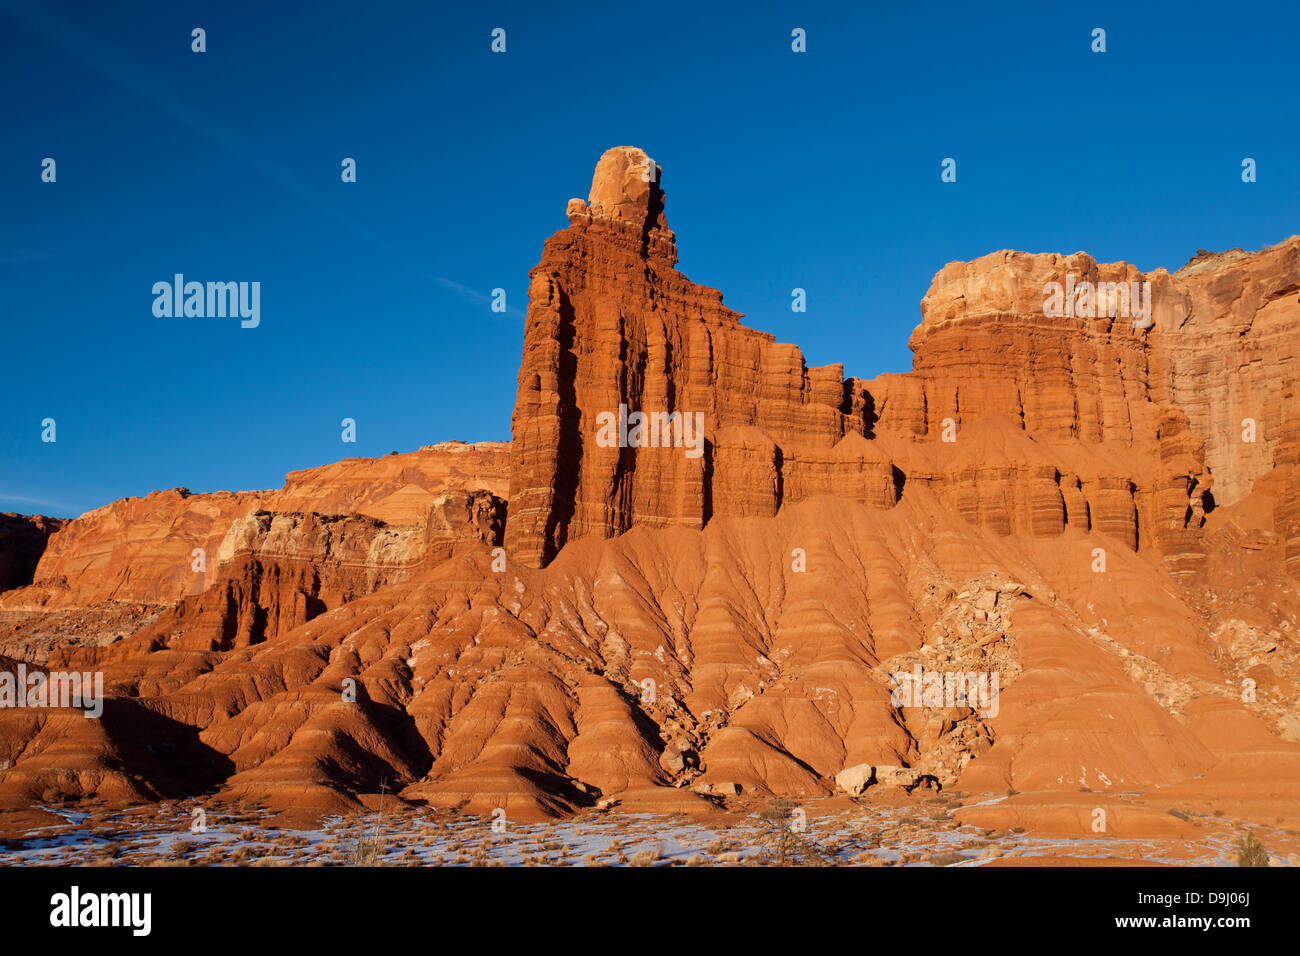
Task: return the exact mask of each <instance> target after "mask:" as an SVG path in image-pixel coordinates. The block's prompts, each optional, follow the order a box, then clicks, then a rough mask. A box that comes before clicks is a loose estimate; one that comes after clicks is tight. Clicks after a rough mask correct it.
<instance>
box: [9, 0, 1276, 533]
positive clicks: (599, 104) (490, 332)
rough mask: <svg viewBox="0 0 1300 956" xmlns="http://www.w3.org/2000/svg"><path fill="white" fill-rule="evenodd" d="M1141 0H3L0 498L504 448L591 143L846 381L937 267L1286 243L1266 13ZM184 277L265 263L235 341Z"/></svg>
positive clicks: (817, 360) (909, 312)
mask: <svg viewBox="0 0 1300 956" xmlns="http://www.w3.org/2000/svg"><path fill="white" fill-rule="evenodd" d="M1132 6H1133V5H1132V4H1130V3H1089V4H1056V3H1051V4H1044V3H1032V4H1031V3H1026V4H1002V3H970V2H957V3H952V4H943V3H923V4H922V3H907V4H888V5H879V4H871V3H866V4H864V3H847V4H843V5H839V4H827V5H820V4H809V3H754V2H745V3H735V4H727V5H713V4H704V3H690V4H675V3H671V2H668V3H658V2H656V3H651V4H645V3H629V2H626V0H623V2H617V3H605V4H581V3H565V4H536V3H518V4H513V3H512V4H484V5H478V4H474V5H470V4H466V5H465V8H464V9H452V8H443V7H441V6H440V5H439V4H437V3H431V2H418V3H417V2H411V3H385V2H382V0H380V2H370V3H323V2H312V3H301V4H288V3H286V4H281V3H269V2H266V0H257V2H234V0H212V2H210V3H189V2H185V0H179V2H178V0H167V2H157V3H130V2H123V3H103V2H95V3H89V2H80V3H72V2H68V0H42V2H30V0H0V76H2V77H3V82H2V83H0V292H2V293H3V298H2V303H3V305H2V307H3V319H2V320H0V321H2V322H3V343H4V349H3V352H4V356H3V372H2V373H0V510H16V511H23V512H43V513H46V514H54V515H72V514H77V513H80V512H81V511H83V510H86V509H89V508H92V507H97V506H99V505H101V504H104V503H107V502H108V501H110V500H112V499H114V498H118V497H121V496H124V495H142V494H146V493H148V492H149V491H151V490H153V489H155V488H168V487H174V486H178V485H184V486H187V487H189V488H191V489H192V490H195V491H211V490H217V489H228V490H239V489H251V488H268V487H277V486H279V484H280V483H281V481H282V479H283V475H284V473H285V472H286V471H290V470H292V469H296V468H302V467H308V466H313V465H318V464H323V463H326V462H330V461H335V460H337V459H339V458H344V457H351V456H354V455H380V454H384V453H387V452H388V451H390V450H401V451H407V450H410V449H413V448H416V447H418V446H419V445H421V444H426V443H430V442H434V441H439V440H443V439H451V438H459V439H465V440H474V439H506V438H509V435H510V410H511V406H512V403H513V398H514V388H515V373H516V369H517V367H518V362H519V356H520V344H521V340H522V329H523V322H522V310H523V308H524V307H525V305H526V302H525V294H526V289H527V273H528V270H529V269H530V268H531V267H532V266H533V265H535V264H536V262H537V260H538V258H539V256H540V253H541V246H542V242H543V240H544V239H545V238H546V237H547V236H549V235H550V234H551V233H552V232H554V231H555V230H557V229H560V228H562V227H563V226H565V225H566V221H565V217H564V208H565V202H566V201H567V200H568V199H569V198H570V197H571V196H584V197H585V196H586V194H587V190H588V187H589V185H590V181H591V171H592V168H593V166H594V165H595V162H596V160H597V159H598V158H599V156H600V154H601V152H602V151H603V150H605V149H606V148H608V147H610V146H616V145H624V144H630V145H636V146H641V147H643V148H645V149H646V150H647V151H648V152H649V153H650V154H651V155H652V156H653V157H654V158H655V159H656V160H657V161H658V162H659V164H660V165H661V166H662V167H663V168H664V180H663V184H664V188H665V190H666V192H667V195H668V205H667V213H668V221H669V225H670V226H671V227H672V228H673V229H674V230H675V231H676V233H677V236H678V248H679V254H680V257H681V262H680V268H681V269H682V270H683V271H684V272H685V273H686V274H687V275H688V276H690V277H691V278H692V279H693V280H695V281H697V282H701V283H704V284H706V285H710V286H714V287H717V288H719V289H722V290H723V292H724V293H725V296H726V302H727V303H728V304H729V305H730V306H731V307H732V308H734V309H737V310H739V311H741V312H744V313H745V314H746V315H747V319H746V322H747V323H748V324H750V325H752V326H754V327H756V328H760V329H764V330H766V331H770V332H772V333H774V334H775V335H776V336H777V338H778V339H780V340H782V341H792V342H795V343H797V344H798V345H800V346H801V347H802V348H803V350H804V354H805V356H806V357H807V360H808V361H809V363H810V364H824V363H828V362H835V361H839V362H843V363H844V366H845V369H846V372H847V373H848V374H852V375H858V376H860V377H871V376H874V375H876V374H878V373H880V372H884V371H905V370H907V369H908V368H910V366H911V356H910V353H909V352H908V350H907V346H906V342H907V337H908V335H909V333H910V332H911V330H912V328H913V327H914V326H915V325H916V324H917V322H918V321H919V318H920V313H919V310H918V303H919V301H920V299H921V297H922V295H923V294H924V293H925V291H926V288H927V287H928V285H929V282H930V279H931V277H932V276H933V274H934V273H935V271H936V270H938V269H939V268H940V267H942V266H943V265H944V263H946V262H949V261H952V260H954V259H971V258H974V257H977V256H980V255H983V254H985V253H987V252H991V251H994V250H997V249H1001V248H1016V249H1026V250H1030V251H1060V252H1073V251H1076V250H1080V249H1082V250H1085V251H1087V252H1090V253H1092V254H1093V255H1095V256H1096V257H1097V258H1098V259H1100V260H1103V261H1110V260H1117V259H1125V260H1128V261H1130V262H1133V263H1135V264H1136V265H1137V266H1139V267H1140V268H1142V269H1145V270H1149V269H1153V268H1156V267H1158V266H1165V267H1168V268H1170V269H1176V268H1178V267H1179V266H1180V265H1182V264H1183V263H1184V262H1186V261H1187V259H1188V258H1189V257H1190V256H1192V255H1193V254H1194V253H1195V252H1196V250H1197V248H1199V247H1205V248H1209V249H1214V250H1220V249H1225V248H1231V247H1235V246H1241V247H1244V248H1251V249H1254V248H1259V247H1261V246H1263V245H1268V244H1272V243H1274V242H1277V241H1279V240H1281V239H1284V238H1286V237H1287V236H1289V235H1292V234H1293V233H1296V232H1300V210H1298V209H1297V203H1296V196H1297V187H1298V186H1300V151H1298V150H1297V141H1298V139H1300V110H1297V108H1296V107H1297V104H1298V102H1300V97H1297V86H1298V85H1300V77H1298V76H1297V73H1296V70H1295V61H1296V53H1295V44H1296V42H1297V41H1296V38H1297V27H1298V26H1300V14H1297V13H1296V10H1295V4H1294V2H1291V3H1278V4H1270V3H1252V4H1249V5H1243V4H1222V3H1215V4H1210V3H1205V4H1199V5H1198V4H1185V3H1180V4H1158V5H1157V4H1145V5H1139V6H1141V7H1142V8H1143V9H1142V10H1141V11H1140V12H1138V11H1135V10H1133V9H1130V8H1131V7H1132ZM479 7H481V9H479ZM548 7H550V8H551V9H547V8H548ZM1044 8H1046V9H1044ZM196 26H200V27H204V28H205V29H206V30H207V42H208V52H207V53H204V54H195V53H192V52H191V51H190V30H191V29H192V28H193V27H196ZM498 26H499V27H503V28H505V29H506V31H507V52H506V53H505V54H504V55H501V54H493V53H492V52H491V51H490V49H489V46H490V43H491V37H490V33H491V31H492V29H493V28H494V27H498ZM794 27H803V28H804V29H806V30H807V35H808V52H807V53H804V54H795V53H792V52H791V50H790V31H791V30H792V29H793V28H794ZM1094 27H1104V28H1105V29H1106V31H1107V47H1108V49H1107V52H1106V53H1105V54H1094V53H1092V52H1091V50H1090V44H1091V37H1090V34H1091V31H1092V29H1093V28H1094ZM47 156H49V157H53V158H55V159H56V161H57V163H58V166H57V170H58V181H57V182H56V183H54V184H45V183H42V182H41V181H40V163H41V160H42V159H43V158H44V157H47ZM345 156H351V157H355V158H356V159H357V161H358V182H357V183H356V184H351V185H346V184H343V183H342V182H341V181H340V177H339V172H340V161H341V159H342V158H343V157H345ZM948 156H951V157H955V158H956V159H957V161H958V181H957V183H956V184H944V183H941V182H940V177H939V172H940V161H941V160H942V159H943V158H944V157H948ZM1246 156H1250V157H1253V158H1255V159H1256V160H1257V162H1258V168H1259V181H1258V182H1256V183H1254V184H1250V185H1247V184H1243V183H1242V182H1241V179H1240V164H1241V160H1242V158H1243V157H1246ZM176 272H182V273H184V274H185V275H186V276H187V277H188V278H191V279H198V280H208V279H213V280H246V281H252V280H257V281H260V282H261V283H262V320H261V326H260V328H257V329H253V330H243V329H241V328H239V324H238V321H237V320H230V319H224V320H223V319H159V318H155V317H154V316H153V314H152V304H153V296H152V293H151V291H150V290H151V287H152V285H153V283H154V282H157V281H160V280H170V278H171V276H172V274H173V273H176ZM795 286H800V287H803V288H805V289H807V290H808V305H809V308H808V312H807V313H806V314H804V315H796V314H794V313H792V312H791V311H790V307H789V303H790V290H791V288H793V287H795ZM495 287H502V288H504V289H505V290H506V292H507V297H508V302H509V304H510V306H511V309H512V314H508V315H500V314H496V313H493V312H492V311H490V309H489V305H488V296H489V295H490V293H491V290H492V289H493V288H495ZM46 417H52V418H54V419H56V421H57V423H58V424H57V427H58V441H57V443H55V444H44V443H42V442H41V440H40V434H41V424H40V423H41V420H42V419H43V418H46ZM344 417H351V418H354V419H356V421H357V423H358V441H357V443H356V444H355V445H351V444H343V443H342V442H341V441H340V427H339V422H340V420H341V419H342V418H344Z"/></svg>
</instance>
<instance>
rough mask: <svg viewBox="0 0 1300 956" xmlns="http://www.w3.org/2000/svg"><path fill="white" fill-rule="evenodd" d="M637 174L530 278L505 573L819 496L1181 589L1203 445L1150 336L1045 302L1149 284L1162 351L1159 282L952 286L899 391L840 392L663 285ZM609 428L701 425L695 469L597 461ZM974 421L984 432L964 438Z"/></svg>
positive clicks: (968, 282) (1191, 544)
mask: <svg viewBox="0 0 1300 956" xmlns="http://www.w3.org/2000/svg"><path fill="white" fill-rule="evenodd" d="M648 168H649V160H648V158H647V157H646V156H645V154H644V153H643V152H641V151H640V150H635V149H631V148H629V147H619V148H617V149H613V150H610V151H609V152H607V153H606V154H605V156H604V157H602V159H601V161H600V164H599V165H598V167H597V170H596V175H595V178H594V180H593V182H592V190H591V196H590V199H589V202H588V203H585V204H584V203H583V202H582V201H581V200H572V201H571V202H570V204H569V219H570V226H569V228H568V229H566V230H564V231H562V232H559V233H557V234H556V235H555V236H552V237H551V239H550V240H548V241H547V243H546V246H545V249H544V251H543V254H542V261H541V263H540V264H539V265H538V266H537V267H536V268H535V269H534V270H533V271H532V273H531V276H532V282H531V285H530V288H529V298H530V306H529V313H528V323H527V327H526V330H525V339H524V355H523V363H522V365H521V368H520V373H519V393H518V397H517V400H516V404H515V413H514V442H513V447H512V453H511V454H512V458H511V496H512V502H511V521H510V524H509V527H508V528H507V531H506V541H507V544H508V546H509V547H510V549H511V551H512V552H513V553H515V554H516V555H517V557H519V558H520V559H522V560H524V561H527V562H529V563H530V564H533V565H536V564H539V563H545V562H546V561H549V560H550V559H551V558H552V557H554V555H555V554H556V553H557V552H558V551H559V549H560V548H561V547H563V545H564V544H565V543H566V542H568V541H570V540H573V539H575V538H579V537H583V536H587V535H596V536H600V537H608V536H611V535H615V534H619V533H622V532H624V531H626V530H627V529H628V528H629V527H631V526H632V525H634V524H643V525H648V526H651V527H665V526H670V525H679V526H683V527H688V528H699V527H702V526H703V525H704V524H705V523H706V522H707V521H709V520H710V519H712V518H714V517H723V516H733V515H735V516H748V515H772V514H775V513H776V512H777V510H778V509H779V508H780V507H781V506H782V505H783V504H785V503H787V502H793V501H799V500H802V499H804V498H807V497H812V496H815V495H820V494H835V495H841V496H844V497H850V498H853V499H855V500H859V501H864V502H867V503H870V504H873V505H876V506H879V507H888V506H890V505H892V504H894V502H895V501H896V500H897V494H898V489H899V487H900V486H901V485H902V484H904V483H906V482H909V481H916V482H918V483H921V484H925V485H927V486H930V487H933V488H934V489H935V490H936V491H937V493H939V494H940V496H941V497H942V498H944V499H945V500H947V501H949V503H950V504H951V506H952V507H953V508H954V509H955V510H956V511H957V512H958V513H960V514H962V515H963V516H965V517H967V518H968V519H969V520H971V521H973V522H975V523H976V524H980V525H982V526H985V527H988V528H991V529H992V530H994V531H996V532H998V533H1000V534H1011V533H1013V532H1014V533H1029V534H1035V535H1056V534H1060V533H1061V532H1062V531H1063V530H1064V528H1065V526H1066V524H1067V523H1074V524H1078V525H1080V526H1081V527H1083V528H1084V530H1089V529H1092V528H1094V527H1095V528H1097V529H1098V530H1100V531H1102V532H1104V533H1106V534H1108V535H1112V536H1114V537H1116V538H1118V539H1119V540H1121V541H1123V542H1124V543H1125V544H1126V545H1127V546H1128V547H1131V548H1137V547H1139V546H1140V545H1150V546H1152V547H1154V548H1156V549H1158V550H1160V551H1161V552H1163V553H1164V554H1166V555H1167V556H1168V558H1169V560H1170V561H1171V562H1172V566H1173V567H1175V569H1176V570H1178V571H1180V572H1187V571H1191V570H1194V569H1195V568H1196V567H1198V566H1199V562H1200V560H1201V558H1202V555H1201V554H1200V552H1199V551H1198V550H1197V545H1196V540H1195V539H1196V531H1197V529H1198V528H1199V526H1200V523H1201V520H1202V517H1203V514H1204V510H1205V504H1204V501H1203V496H1204V495H1205V493H1206V491H1207V490H1208V488H1209V485H1210V480H1209V475H1208V472H1207V470H1206V468H1205V466H1204V463H1203V460H1202V441H1201V440H1200V439H1199V438H1198V437H1197V436H1196V435H1195V434H1193V433H1192V431H1191V430H1190V429H1189V427H1188V420H1187V416H1186V414H1185V413H1184V412H1183V411H1182V410H1181V409H1180V408H1179V407H1178V406H1176V405H1175V404H1172V400H1171V395H1170V387H1169V384H1168V382H1167V381H1157V382H1155V383H1153V382H1151V381H1150V372H1149V366H1150V365H1151V364H1152V359H1151V357H1150V352H1151V349H1150V347H1149V346H1148V344H1147V336H1148V334H1149V333H1148V332H1146V331H1145V330H1140V329H1136V328H1134V327H1133V323H1132V321H1131V319H1128V318H1115V317H1114V316H1108V317H1103V318H1101V319H1097V318H1093V317H1091V316H1088V317H1083V316H1080V315H1077V314H1074V310H1073V309H1071V310H1069V311H1070V312H1071V313H1072V314H1071V315H1070V316H1069V317H1061V318H1048V317H1046V316H1045V315H1044V287H1045V285H1046V284H1047V283H1049V282H1052V281H1060V282H1062V283H1064V282H1065V281H1066V280H1067V276H1070V275H1072V276H1073V278H1074V279H1076V280H1077V281H1078V282H1079V283H1081V284H1082V283H1085V282H1086V283H1094V284H1096V283H1124V284H1125V286H1124V288H1125V291H1127V289H1128V286H1127V283H1129V282H1142V281H1150V282H1151V283H1152V285H1153V286H1154V290H1153V291H1154V295H1153V302H1154V307H1153V310H1152V311H1153V313H1154V315H1153V317H1154V320H1155V323H1156V328H1157V329H1158V330H1163V329H1164V327H1166V326H1168V325H1172V324H1173V323H1174V322H1175V321H1177V320H1178V319H1179V318H1181V317H1182V315H1183V312H1182V303H1183V299H1182V296H1181V293H1180V292H1179V291H1178V289H1177V288H1176V287H1175V284H1174V283H1173V282H1172V280H1170V278H1169V276H1168V274H1167V273H1164V272H1160V273H1157V274H1154V275H1153V276H1152V277H1145V276H1141V275H1139V274H1138V273H1137V271H1136V270H1135V269H1133V268H1132V267H1131V266H1127V265H1124V264H1122V263H1121V264H1115V265H1105V266H1098V265H1097V263H1096V262H1094V261H1093V260H1092V259H1091V258H1090V257H1088V256H1086V255H1084V254H1082V253H1079V254H1076V255H1074V256H1056V255H1041V256H1032V255H1027V254H1024V253H1006V252H1003V253H995V254H993V255H990V256H986V257H984V258H983V259H980V260H977V261H976V262H973V263H952V264H950V265H949V266H947V267H946V268H945V269H944V270H942V271H941V272H940V273H939V275H938V276H936V277H935V280H934V283H933V285H932V286H931V289H930V292H929V294H928V295H927V296H926V298H925V300H924V301H923V302H922V316H923V321H922V324H921V326H920V327H919V328H918V329H917V331H916V333H914V335H913V336H912V341H911V345H912V348H913V349H914V350H915V351H916V361H915V365H916V368H915V370H914V371H913V372H911V373H909V374H908V375H886V376H882V377H881V378H879V379H876V380H874V381H872V382H859V381H857V380H853V379H849V380H847V381H846V380H844V378H843V370H842V367H841V366H838V365H833V366H825V367H821V368H808V367H806V366H805V364H804V361H803V356H802V355H801V353H800V352H799V350H798V349H797V348H795V347H794V346H792V345H782V344H778V343H775V342H774V341H773V340H772V337H771V336H769V335H766V334H764V333H761V332H755V331H753V330H751V329H748V328H746V327H744V326H743V325H741V324H740V323H739V318H740V317H739V316H738V315H737V314H736V313H733V312H731V311H730V310H728V309H726V308H725V307H724V306H723V305H722V303H721V295H720V294H719V293H718V292H717V291H716V290H713V289H707V288H704V287H702V286H697V285H695V284H693V283H691V282H690V281H688V280H687V279H686V278H685V277H684V276H682V275H681V274H680V273H679V272H677V271H676V270H675V269H674V268H673V265H674V263H675V261H676V248H675V245H674V239H673V236H672V233H670V232H669V231H668V230H667V226H666V223H665V220H664V195H663V191H662V189H661V188H660V184H659V178H658V175H657V173H656V175H655V177H654V181H653V182H649V183H646V182H643V181H642V178H641V177H642V175H643V171H644V170H646V169H648ZM610 210H613V212H610ZM1119 304H1120V303H1119V302H1118V301H1117V302H1116V305H1117V306H1118V305H1119ZM1162 334H1163V332H1162V331H1158V332H1157V333H1155V335H1156V336H1160V335H1162ZM622 409H626V410H627V415H629V416H630V415H631V414H632V413H635V412H637V411H640V412H643V413H656V412H667V413H683V414H686V415H691V414H692V413H697V412H698V413H699V414H700V415H701V420H702V421H703V423H704V432H705V436H704V438H705V441H704V447H703V448H702V453H701V454H700V455H699V456H698V457H692V456H690V455H688V454H686V449H684V448H681V447H676V446H673V447H653V443H652V446H651V447H647V446H646V445H645V444H644V443H642V445H641V447H631V446H633V445H635V444H636V443H635V442H632V441H630V442H627V443H626V445H624V446H622V447H610V446H609V444H608V443H606V442H602V441H600V440H599V437H600V425H601V417H602V416H613V415H619V416H622V415H623V412H622V411H621V410H622ZM991 417H994V418H998V419H1000V421H1001V423H1000V424H999V425H997V426H994V427H992V428H990V429H983V430H980V429H976V428H975V427H974V426H976V425H977V423H979V422H981V421H982V420H984V419H988V418H991ZM945 423H950V429H949V432H950V434H948V435H946V436H945ZM1003 423H1005V424H1010V426H1011V427H1010V428H1007V427H1003ZM1016 432H1019V433H1020V435H1019V436H1017V435H1016V434H1015V433H1016ZM674 437H676V436H674ZM878 438H879V439H890V440H887V441H881V442H874V441H871V440H870V439H878ZM899 439H905V440H906V441H901V442H900V441H899ZM945 439H947V440H945ZM1026 439H1027V440H1026ZM1135 449H1136V450H1137V451H1135Z"/></svg>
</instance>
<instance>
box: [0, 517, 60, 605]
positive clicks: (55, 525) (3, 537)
mask: <svg viewBox="0 0 1300 956" xmlns="http://www.w3.org/2000/svg"><path fill="white" fill-rule="evenodd" d="M64 524H65V522H64V520H63V519H62V518H47V517H45V516H44V515H18V514H11V513H8V512H6V513H4V514H0V591H8V590H9V589H11V588H18V587H22V586H23V585H25V584H31V583H32V577H33V576H34V575H35V574H36V565H37V563H38V562H39V561H40V560H41V555H42V554H44V553H45V547H46V544H47V543H48V542H49V540H50V535H52V534H54V533H55V532H56V531H58V530H59V529H60V528H61V527H63V525H64Z"/></svg>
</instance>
